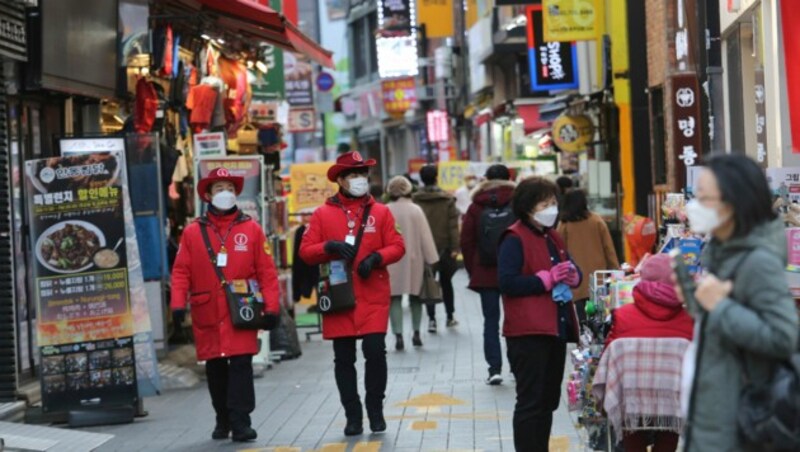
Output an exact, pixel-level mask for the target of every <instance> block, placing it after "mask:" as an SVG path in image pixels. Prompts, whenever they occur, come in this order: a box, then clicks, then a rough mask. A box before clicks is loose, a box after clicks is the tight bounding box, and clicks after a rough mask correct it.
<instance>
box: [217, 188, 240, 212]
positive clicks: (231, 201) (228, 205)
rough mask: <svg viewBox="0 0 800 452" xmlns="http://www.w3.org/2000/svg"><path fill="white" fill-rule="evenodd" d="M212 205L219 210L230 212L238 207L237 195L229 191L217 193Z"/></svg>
mask: <svg viewBox="0 0 800 452" xmlns="http://www.w3.org/2000/svg"><path fill="white" fill-rule="evenodd" d="M211 205H212V206H214V207H216V208H217V209H219V210H230V209H232V208H233V206H235V205H236V195H235V194H233V192H230V191H228V190H223V191H220V192H217V193H216V194H215V195H214V196H212V197H211Z"/></svg>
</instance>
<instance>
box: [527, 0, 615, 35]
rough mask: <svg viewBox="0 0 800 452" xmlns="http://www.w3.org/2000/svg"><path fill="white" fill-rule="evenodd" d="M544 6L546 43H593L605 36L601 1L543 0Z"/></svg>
mask: <svg viewBox="0 0 800 452" xmlns="http://www.w3.org/2000/svg"><path fill="white" fill-rule="evenodd" d="M542 6H543V8H542V13H543V25H544V39H545V40H546V41H559V42H572V41H593V40H595V39H600V37H601V36H602V34H603V26H602V25H603V19H604V18H603V10H604V7H605V6H604V4H603V2H601V1H600V0H543V1H542Z"/></svg>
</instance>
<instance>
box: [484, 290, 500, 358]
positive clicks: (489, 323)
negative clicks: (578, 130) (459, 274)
mask: <svg viewBox="0 0 800 452" xmlns="http://www.w3.org/2000/svg"><path fill="white" fill-rule="evenodd" d="M479 293H480V295H481V308H482V309H483V355H484V357H485V358H486V364H488V365H489V374H499V373H500V370H501V369H502V367H503V352H502V350H501V349H500V291H499V290H498V289H479Z"/></svg>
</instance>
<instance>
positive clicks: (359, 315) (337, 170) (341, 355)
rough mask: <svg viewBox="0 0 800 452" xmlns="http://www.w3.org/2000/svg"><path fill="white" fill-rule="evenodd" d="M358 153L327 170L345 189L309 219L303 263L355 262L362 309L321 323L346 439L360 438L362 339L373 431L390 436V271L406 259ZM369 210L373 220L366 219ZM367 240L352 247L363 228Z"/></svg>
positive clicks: (329, 316)
mask: <svg viewBox="0 0 800 452" xmlns="http://www.w3.org/2000/svg"><path fill="white" fill-rule="evenodd" d="M375 163H376V162H375V160H374V159H369V160H367V161H364V159H363V158H362V157H361V154H359V153H358V152H356V151H353V152H348V153H346V154H342V155H341V156H339V158H338V159H336V164H335V165H333V166H332V167H331V168H330V169H329V170H328V180H330V181H331V182H336V183H338V184H339V193H338V194H336V195H335V196H333V197H331V198H328V200H327V201H326V202H325V204H324V205H322V206H320V207H319V208H318V209H317V210H316V211H315V212H314V215H312V216H311V222H310V223H309V225H308V229H306V232H305V234H304V235H303V243H302V244H301V245H300V258H301V259H303V261H305V262H306V263H308V264H309V265H314V264H323V263H327V262H330V261H333V260H340V259H345V260H347V261H352V263H353V265H352V268H353V269H354V270H355V271H354V272H353V274H352V275H350V277H351V278H352V281H353V290H354V292H355V299H356V306H355V308H354V309H352V310H349V311H344V312H336V313H330V314H326V315H324V316H323V317H322V335H323V337H324V338H325V339H332V340H333V352H334V363H335V367H334V373H335V376H336V386H337V387H338V388H339V396H340V398H341V402H342V406H343V407H344V411H345V415H346V416H347V425H346V427H345V429H344V434H345V435H348V436H352V435H360V434H361V433H363V431H364V428H363V425H362V421H363V411H362V406H361V399H360V397H359V395H358V378H357V375H356V368H355V362H356V340H357V339H361V340H362V343H361V350H362V351H363V352H364V359H365V386H366V392H367V394H366V398H365V403H366V406H367V415H368V417H369V424H370V429H371V430H372V431H373V432H383V431H385V430H386V421H385V420H384V418H383V398H384V393H385V392H386V380H387V367H386V330H387V326H388V323H389V306H390V287H389V273H388V271H387V270H386V267H387V266H388V265H390V264H393V263H395V262H397V261H399V260H400V258H402V257H403V255H404V254H405V245H404V243H403V237H402V236H401V235H400V233H399V232H398V231H397V227H396V225H395V220H394V217H393V216H392V213H391V212H390V211H389V208H388V207H386V206H384V205H383V204H378V203H376V202H375V199H373V198H372V196H370V195H369V178H368V177H369V168H370V167H371V166H374V165H375ZM367 207H369V209H370V210H369V217H368V218H366V219H365V221H362V216H363V214H364V212H365V210H366V209H367ZM361 227H363V228H364V230H363V236H362V239H361V243H360V246H359V247H358V249H356V247H355V246H354V244H355V237H356V236H357V235H358V228H361Z"/></svg>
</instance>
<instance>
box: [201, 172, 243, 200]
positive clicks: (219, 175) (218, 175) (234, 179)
mask: <svg viewBox="0 0 800 452" xmlns="http://www.w3.org/2000/svg"><path fill="white" fill-rule="evenodd" d="M221 181H225V182H230V183H232V184H233V188H234V190H236V194H237V195H238V194H239V193H241V192H242V188H244V178H243V177H240V176H234V175H232V174H231V173H230V171H228V170H227V169H226V168H217V169H215V170H212V171H211V172H210V173H208V176H206V177H204V178H202V179H200V182H198V183H197V194H198V195H200V199H202V200H204V201H208V199H206V195H207V194H208V190H209V189H210V188H211V186H212V185H214V182H221Z"/></svg>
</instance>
